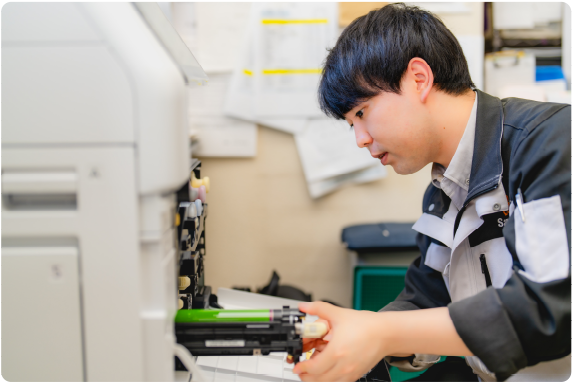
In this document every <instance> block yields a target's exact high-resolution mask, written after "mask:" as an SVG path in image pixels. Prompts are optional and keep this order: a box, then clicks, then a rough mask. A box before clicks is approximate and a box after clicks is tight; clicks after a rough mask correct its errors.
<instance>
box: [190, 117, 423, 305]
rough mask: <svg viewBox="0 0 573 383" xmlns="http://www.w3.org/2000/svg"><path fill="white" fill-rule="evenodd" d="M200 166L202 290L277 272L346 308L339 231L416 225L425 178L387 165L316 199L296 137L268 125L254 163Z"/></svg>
mask: <svg viewBox="0 0 573 383" xmlns="http://www.w3.org/2000/svg"><path fill="white" fill-rule="evenodd" d="M201 160H202V161H203V169H202V173H203V174H204V175H207V176H209V178H210V179H211V191H210V193H209V195H208V203H209V216H208V220H207V235H208V237H207V246H208V247H207V254H208V256H207V257H206V262H205V267H206V271H207V272H206V278H207V284H209V285H211V286H213V288H215V289H216V288H218V287H232V286H249V287H251V288H254V287H261V286H264V285H266V284H267V282H268V280H269V279H270V276H271V274H272V271H273V269H274V270H277V272H278V273H279V275H280V276H281V283H283V284H290V285H294V286H297V287H299V288H301V289H303V290H304V291H305V292H311V293H312V294H313V298H314V299H327V300H332V301H335V302H338V303H340V304H343V305H345V306H347V307H350V306H351V299H352V297H351V291H352V280H351V273H350V268H349V259H348V256H347V253H346V251H345V249H344V248H343V246H342V244H341V241H340V233H341V231H342V228H343V227H345V226H348V225H353V224H360V223H370V222H372V223H373V222H380V221H395V222H414V221H415V220H416V219H417V218H418V216H419V215H420V211H421V206H422V196H423V192H424V190H425V188H426V187H427V185H428V182H429V179H430V175H429V174H430V173H429V172H430V171H429V167H427V168H425V169H423V170H422V171H420V172H418V173H417V174H414V175H409V176H400V175H397V174H396V173H394V171H393V170H392V168H391V167H388V168H387V170H388V173H389V174H388V177H386V178H385V179H383V180H380V181H376V182H372V183H368V184H362V185H356V186H350V187H347V188H345V189H342V190H339V191H337V192H335V193H333V194H330V195H328V196H325V197H322V198H320V199H317V200H313V199H312V198H310V196H309V194H308V191H307V188H306V182H305V180H304V175H303V172H302V167H301V164H300V161H299V159H298V154H297V151H296V147H295V142H294V138H293V136H292V135H290V134H286V133H282V132H279V131H276V130H273V129H268V128H265V127H259V142H258V155H257V157H255V158H248V159H224V158H202V159H201ZM380 166H382V165H380Z"/></svg>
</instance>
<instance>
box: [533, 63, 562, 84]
mask: <svg viewBox="0 0 573 383" xmlns="http://www.w3.org/2000/svg"><path fill="white" fill-rule="evenodd" d="M549 80H565V75H564V74H563V69H562V68H561V66H559V65H540V66H536V67H535V81H549Z"/></svg>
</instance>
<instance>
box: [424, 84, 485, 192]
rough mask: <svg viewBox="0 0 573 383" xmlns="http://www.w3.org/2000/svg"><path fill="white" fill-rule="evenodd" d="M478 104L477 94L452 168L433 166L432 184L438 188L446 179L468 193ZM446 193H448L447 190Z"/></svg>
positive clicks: (436, 164)
mask: <svg viewBox="0 0 573 383" xmlns="http://www.w3.org/2000/svg"><path fill="white" fill-rule="evenodd" d="M477 104H478V97H477V94H476V97H475V100H474V104H473V107H472V111H471V113H470V117H469V119H468V122H467V124H466V127H465V130H464V134H463V135H462V138H461V140H460V143H459V144H458V148H457V149H456V152H455V153H454V156H453V157H452V161H451V162H450V166H448V168H447V169H446V168H445V167H444V166H442V165H440V164H438V163H434V164H433V165H432V183H433V184H434V186H435V187H437V188H442V182H444V179H447V180H448V181H450V182H453V183H454V184H456V185H457V186H459V187H460V188H462V189H463V190H464V191H465V192H466V193H467V191H468V187H469V182H470V181H469V179H470V174H471V169H472V157H473V152H474V141H475V131H476V115H477ZM450 182H448V183H450ZM444 191H445V192H446V190H444ZM450 198H451V197H450Z"/></svg>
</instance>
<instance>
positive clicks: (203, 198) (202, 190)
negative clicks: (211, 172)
mask: <svg viewBox="0 0 573 383" xmlns="http://www.w3.org/2000/svg"><path fill="white" fill-rule="evenodd" d="M196 199H200V200H201V202H203V203H205V202H207V188H205V185H201V186H199V193H198V195H197V198H195V200H196Z"/></svg>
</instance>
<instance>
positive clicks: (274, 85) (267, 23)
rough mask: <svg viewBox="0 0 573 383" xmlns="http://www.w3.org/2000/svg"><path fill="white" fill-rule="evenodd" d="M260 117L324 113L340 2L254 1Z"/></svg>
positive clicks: (258, 110) (256, 102) (256, 101)
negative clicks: (325, 72)
mask: <svg viewBox="0 0 573 383" xmlns="http://www.w3.org/2000/svg"><path fill="white" fill-rule="evenodd" d="M253 9H255V26H256V29H255V39H254V44H255V49H254V54H255V62H254V64H255V66H254V74H255V76H254V80H255V95H256V97H255V114H256V116H257V118H259V119H260V118H269V117H270V118H276V117H290V118H292V117H299V118H300V117H302V118H305V117H306V118H308V117H321V116H322V113H321V112H320V109H319V108H318V102H317V96H316V94H317V88H318V81H319V79H320V73H321V72H322V62H323V60H324V58H325V57H326V55H327V54H328V51H327V48H328V47H331V46H333V45H334V44H335V42H336V37H337V34H338V6H337V3H255V4H254V5H253Z"/></svg>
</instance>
